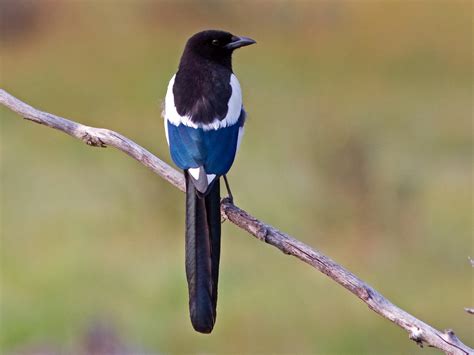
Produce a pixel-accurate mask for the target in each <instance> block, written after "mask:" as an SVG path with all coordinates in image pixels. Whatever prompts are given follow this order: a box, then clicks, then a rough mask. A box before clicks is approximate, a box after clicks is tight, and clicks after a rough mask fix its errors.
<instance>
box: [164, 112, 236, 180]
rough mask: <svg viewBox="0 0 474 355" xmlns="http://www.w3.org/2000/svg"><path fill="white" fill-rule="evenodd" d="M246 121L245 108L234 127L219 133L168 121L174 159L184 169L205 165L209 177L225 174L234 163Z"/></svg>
mask: <svg viewBox="0 0 474 355" xmlns="http://www.w3.org/2000/svg"><path fill="white" fill-rule="evenodd" d="M244 121H245V111H244V110H243V109H242V110H241V113H240V117H239V119H238V121H237V122H236V123H235V124H234V125H231V126H228V127H224V128H219V129H217V130H214V129H211V130H207V131H205V130H203V129H202V128H192V127H188V126H185V125H183V124H180V125H178V126H175V125H174V124H172V123H170V122H169V121H168V122H166V123H167V125H168V139H169V145H170V152H171V158H172V159H173V161H174V162H175V164H176V165H177V166H178V167H180V168H181V169H183V170H186V169H189V168H197V167H200V166H203V167H204V170H205V171H206V173H207V174H215V175H218V176H221V175H224V174H226V173H227V172H228V171H229V169H230V167H231V166H232V163H233V162H234V158H235V155H236V152H237V141H238V137H239V128H241V127H243V125H244Z"/></svg>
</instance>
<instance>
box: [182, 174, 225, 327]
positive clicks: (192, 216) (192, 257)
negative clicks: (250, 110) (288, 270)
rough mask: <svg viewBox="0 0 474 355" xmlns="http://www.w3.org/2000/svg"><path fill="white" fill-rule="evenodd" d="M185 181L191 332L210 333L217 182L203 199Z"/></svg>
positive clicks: (218, 222)
mask: <svg viewBox="0 0 474 355" xmlns="http://www.w3.org/2000/svg"><path fill="white" fill-rule="evenodd" d="M185 178H186V277H187V279H188V288H189V312H190V314H191V323H192V324H193V327H194V329H195V330H197V331H198V332H201V333H210V332H211V331H212V328H213V327H214V323H215V321H216V305H217V281H218V279H219V258H220V253H221V250H220V249H221V213H220V189H219V180H217V181H216V182H215V183H214V185H213V186H212V187H211V190H210V191H209V192H208V194H207V195H206V196H203V197H201V196H198V193H197V191H196V189H195V187H194V185H193V183H192V181H191V178H190V177H189V176H188V173H187V172H185Z"/></svg>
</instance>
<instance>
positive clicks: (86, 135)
mask: <svg viewBox="0 0 474 355" xmlns="http://www.w3.org/2000/svg"><path fill="white" fill-rule="evenodd" d="M0 103H1V104H3V105H4V106H6V107H8V108H9V109H11V110H12V111H14V112H16V113H18V114H19V115H21V116H23V117H24V118H26V119H28V120H30V121H33V122H36V123H39V124H43V125H46V126H48V127H51V128H54V129H57V130H60V131H63V132H65V133H67V134H69V135H70V136H73V137H75V138H78V139H80V140H82V141H84V142H85V143H86V144H88V145H91V146H94V147H106V146H112V147H114V148H117V149H119V150H121V151H122V152H124V153H126V154H128V155H130V156H131V157H132V158H134V159H136V160H138V161H139V162H140V163H142V164H143V165H145V166H146V167H148V168H149V169H151V170H152V171H153V172H154V173H156V174H157V175H160V176H161V177H162V178H164V179H165V180H167V181H168V182H170V183H171V184H172V185H174V186H175V187H177V188H178V189H180V190H181V191H184V190H185V187H184V179H183V175H182V174H181V173H179V172H178V171H176V170H175V169H173V168H172V167H170V166H169V165H168V164H166V163H164V162H163V161H161V160H160V159H158V158H157V157H156V156H154V155H153V154H151V153H150V152H149V151H147V150H146V149H144V148H142V147H141V146H139V145H138V144H136V143H135V142H133V141H131V140H130V139H128V138H126V137H124V136H122V135H121V134H118V133H117V132H114V131H111V130H108V129H104V128H94V127H89V126H85V125H82V124H80V123H77V122H74V121H71V120H67V119H65V118H62V117H59V116H55V115H53V114H50V113H47V112H42V111H39V110H37V109H35V108H33V107H31V106H30V105H27V104H26V103H24V102H22V101H20V100H19V99H17V98H15V97H14V96H12V95H10V94H8V93H7V92H6V91H4V90H1V89H0ZM221 212H222V216H223V217H224V218H226V219H228V220H229V221H231V222H232V223H234V224H235V225H236V226H238V227H239V228H241V229H243V230H245V231H247V232H248V233H250V234H251V235H253V236H254V237H256V238H257V239H259V240H261V241H263V242H265V243H267V244H270V245H272V246H274V247H276V248H278V249H280V250H281V251H282V252H283V253H285V254H288V255H292V256H295V257H296V258H298V259H300V260H301V261H303V262H305V263H307V264H309V265H311V266H312V267H314V268H315V269H317V270H319V271H320V272H322V273H324V274H326V275H327V276H329V277H330V278H331V279H333V280H334V281H336V282H337V283H338V284H340V285H341V286H343V287H344V288H346V289H347V290H349V291H350V292H352V293H353V294H354V295H356V296H357V297H358V298H360V299H361V300H362V301H363V302H365V303H366V304H367V305H368V306H369V308H370V309H372V310H373V311H374V312H376V313H378V314H379V315H381V316H383V317H385V318H387V319H388V320H390V321H391V322H393V323H395V324H397V325H398V326H399V327H401V328H403V329H404V330H406V331H407V332H408V334H409V337H410V339H412V340H414V341H415V342H416V343H417V344H418V345H420V346H423V343H426V344H428V345H429V346H432V347H435V348H438V349H440V350H442V351H444V352H445V353H446V354H473V353H474V351H473V349H471V348H469V347H468V346H466V345H464V344H463V343H462V342H461V341H460V340H459V339H458V338H457V337H456V336H455V335H454V332H453V331H452V330H446V331H444V332H441V331H439V330H437V329H435V328H433V327H431V326H430V325H428V324H426V323H424V322H422V321H421V320H419V319H417V318H415V317H414V316H412V315H411V314H409V313H407V312H405V311H404V310H402V309H400V308H399V307H397V306H395V305H394V304H393V303H391V302H390V301H389V300H387V299H386V298H385V297H383V296H382V295H381V294H380V293H379V292H377V291H376V290H375V289H373V288H372V287H371V286H369V285H368V284H367V283H365V282H364V281H362V280H361V279H359V278H358V277H357V276H355V275H354V274H353V273H351V272H350V271H349V270H347V269H345V268H344V267H342V266H341V265H339V264H338V263H336V262H335V261H334V260H332V259H331V258H329V257H327V256H326V255H324V254H322V253H320V252H319V251H317V250H315V249H312V248H311V247H309V246H308V245H306V244H304V243H302V242H300V241H298V240H296V239H294V238H293V237H291V236H289V235H288V234H285V233H283V232H281V231H279V230H278V229H277V228H275V227H273V226H271V225H269V224H266V223H264V222H262V221H260V220H258V219H257V218H255V217H253V216H252V215H250V214H249V213H247V212H246V211H244V210H242V209H240V208H239V207H237V206H235V205H234V204H232V203H231V202H230V201H229V200H228V199H223V200H222V204H221Z"/></svg>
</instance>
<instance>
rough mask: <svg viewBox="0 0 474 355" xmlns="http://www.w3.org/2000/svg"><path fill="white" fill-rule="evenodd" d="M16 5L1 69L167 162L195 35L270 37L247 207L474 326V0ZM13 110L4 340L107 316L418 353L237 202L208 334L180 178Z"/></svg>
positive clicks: (4, 23)
mask: <svg viewBox="0 0 474 355" xmlns="http://www.w3.org/2000/svg"><path fill="white" fill-rule="evenodd" d="M0 6H1V7H0V21H1V24H0V29H1V41H2V46H1V85H0V86H1V87H3V88H5V89H6V90H8V91H10V92H11V93H12V94H14V95H17V96H19V97H20V98H21V99H24V100H25V101H26V102H28V103H30V104H32V105H34V106H36V107H38V108H41V109H44V110H46V111H49V112H52V113H56V114H59V115H63V116H66V117H70V118H72V119H75V120H78V121H80V122H82V123H85V124H89V125H93V126H99V127H108V128H111V129H114V130H117V131H119V132H121V133H123V134H125V135H127V136H128V137H130V138H132V139H134V140H135V141H137V142H138V143H140V144H142V145H143V146H145V147H146V148H147V149H149V150H151V151H152V152H154V153H156V154H157V155H158V156H159V157H161V158H163V159H164V160H166V161H169V160H170V159H169V154H168V151H167V146H166V142H165V139H164V132H163V127H162V119H161V118H160V102H161V99H162V98H163V97H164V94H165V90H166V86H167V82H168V80H169V78H170V77H171V76H172V75H173V73H174V71H175V70H176V67H177V63H178V60H179V57H180V55H181V51H182V48H183V45H184V43H185V40H186V39H187V38H188V37H189V36H190V35H191V34H193V33H194V32H197V31H199V30H202V29H205V28H222V29H226V30H229V31H232V32H234V33H237V34H242V35H247V36H250V37H252V38H255V39H256V40H257V42H258V44H257V45H256V46H252V47H249V48H244V49H242V50H239V51H238V52H237V53H236V55H235V57H234V68H235V71H236V73H237V74H238V76H239V78H240V81H241V84H242V87H243V92H244V96H245V97H244V101H245V105H246V108H247V111H248V113H249V119H248V123H247V130H246V137H245V139H244V142H243V145H242V147H241V150H240V152H239V157H238V159H237V161H236V163H235V164H234V167H233V170H232V171H231V173H230V181H231V184H232V186H233V191H234V195H235V196H236V200H237V203H238V204H239V206H242V207H243V208H245V209H247V210H248V211H249V212H251V213H253V214H255V215H256V216H259V217H261V218H262V219H263V220H265V221H267V222H269V223H271V224H274V225H276V226H278V227H279V228H281V229H282V230H284V231H287V232H288V233H290V234H292V235H294V236H295V237H297V238H299V239H301V240H303V241H304V242H306V243H308V244H310V245H312V246H314V247H316V248H318V249H320V250H322V251H324V252H325V253H327V254H328V255H330V256H331V257H333V258H334V259H336V260H337V261H339V262H341V263H342V264H344V265H345V266H346V267H348V268H349V269H350V270H352V271H353V272H355V273H356V274H357V275H359V276H360V277H361V278H362V279H364V280H366V281H367V282H369V283H370V284H372V285H373V286H374V287H375V288H376V289H378V290H379V291H380V292H382V293H383V294H384V295H385V296H387V297H388V298H389V299H390V300H392V301H393V302H395V303H396V304H397V305H399V306H401V307H402V308H404V309H406V310H407V311H409V312H411V313H413V314H414V315H415V316H417V317H419V318H421V319H422V320H425V321H427V322H428V323H430V324H432V325H433V326H435V327H437V328H440V329H442V328H446V327H453V328H454V330H455V331H456V333H457V334H458V336H459V337H460V338H461V339H463V340H465V341H467V342H468V343H469V340H472V330H473V326H474V324H473V317H469V316H468V315H467V314H465V313H464V311H463V307H465V306H472V303H473V301H474V300H473V294H472V291H473V288H472V285H473V284H472V281H473V278H472V276H473V275H472V270H471V268H470V266H469V263H468V261H467V257H468V256H469V255H471V256H472V255H474V252H473V243H472V242H473V239H472V227H473V225H472V211H473V210H472V198H473V196H472V177H473V176H472V166H471V164H472V94H473V93H472V74H473V73H472V31H471V30H472V27H471V26H472V12H471V11H472V3H471V2H470V1H447V0H445V1H430V2H428V1H408V0H406V1H387V2H385V1H380V2H372V1H347V2H345V1H333V2H332V1H321V2H316V1H295V2H289V1H288V2H285V1H263V0H260V1H248V2H244V1H212V0H206V1H199V2H184V1H159V2H152V1H131V0H130V1H125V0H122V1H105V0H102V1H92V0H89V1H65V0H63V1H59V0H56V1H51V2H50V1H33V0H30V1H24V0H22V1H18V0H2V1H0ZM0 112H1V120H0V122H1V132H2V136H1V139H2V144H1V163H2V169H1V182H2V183H1V192H2V194H1V208H2V210H1V212H2V216H1V217H2V219H1V231H2V237H1V336H0V346H1V348H2V349H3V350H4V352H14V351H15V349H20V348H24V347H25V346H28V345H29V344H46V345H48V344H51V345H52V346H54V347H58V348H59V349H71V348H73V347H74V346H75V344H77V342H78V341H79V340H78V339H79V338H80V336H81V334H82V333H83V331H84V329H85V328H87V326H88V324H90V322H91V320H94V319H100V320H101V321H105V322H108V323H109V324H112V325H113V327H114V328H115V329H117V331H118V333H119V334H120V336H121V337H122V338H123V339H124V341H125V342H126V343H128V344H133V347H134V348H137V349H144V350H146V351H149V352H156V353H158V352H164V353H319V354H355V353H373V354H376V353H377V354H380V353H393V354H400V353H405V354H407V353H415V352H417V348H416V345H415V344H414V343H413V342H410V341H408V338H407V335H406V334H405V333H404V332H403V331H401V330H400V329H398V328H397V327H395V326H393V325H391V324H389V322H387V321H386V320H384V319H382V318H380V317H379V316H377V315H376V314H374V313H373V312H371V311H369V310H368V309H367V307H366V306H365V305H364V304H362V303H361V302H360V301H358V300H357V299H356V298H355V297H354V296H352V295H350V294H349V293H348V292H347V291H346V290H344V289H343V288H341V287H340V286H338V285H336V284H335V283H334V282H332V281H331V280H329V279H327V278H326V277H325V276H324V275H321V274H319V273H317V272H315V271H314V270H313V269H311V268H310V267H308V266H306V265H304V264H302V263H301V262H299V261H297V260H295V259H292V258H287V257H284V256H283V255H282V254H281V253H279V252H278V251H276V250H274V249H273V248H270V247H267V246H265V245H263V244H262V243H260V242H258V241H256V240H253V239H252V238H249V237H248V236H247V235H246V234H245V233H243V232H241V231H240V230H238V229H237V228H235V227H234V226H232V225H231V224H229V223H225V224H224V227H223V245H222V248H223V250H222V261H221V279H220V296H219V306H218V307H219V316H218V321H217V324H216V328H215V330H214V332H213V333H212V335H210V336H203V335H200V334H197V333H195V332H194V331H193V330H192V328H191V325H190V322H189V319H188V309H187V289H186V283H185V276H184V266H183V249H184V248H183V239H184V237H183V222H184V221H183V216H184V214H183V207H184V206H183V205H184V203H183V202H184V201H183V195H182V194H181V193H180V192H179V191H177V190H176V189H174V188H172V187H171V186H170V185H169V184H167V183H166V182H164V181H163V180H162V179H160V178H159V177H157V176H155V175H154V174H153V173H151V172H150V171H148V170H147V169H145V168H144V167H142V166H140V165H139V164H137V163H136V162H135V161H133V160H132V159H130V158H128V157H126V156H125V155H124V154H122V153H118V152H116V151H114V150H113V149H102V150H100V149H91V148H89V147H86V146H85V145H83V144H82V143H80V142H78V141H76V140H73V139H71V138H70V137H67V136H66V135H64V134H62V133H58V132H55V131H53V130H51V129H46V128H44V127H41V126H39V125H35V124H32V123H29V122H25V121H23V120H21V119H19V118H18V117H17V116H16V115H14V114H13V113H11V112H9V111H8V110H6V109H3V108H2V109H0ZM469 338H470V339H469ZM470 345H473V344H472V342H471V344H470ZM423 353H424V354H431V353H433V354H434V353H436V351H434V350H431V349H424V350H423Z"/></svg>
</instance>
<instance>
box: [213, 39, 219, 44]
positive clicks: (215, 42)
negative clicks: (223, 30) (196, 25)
mask: <svg viewBox="0 0 474 355" xmlns="http://www.w3.org/2000/svg"><path fill="white" fill-rule="evenodd" d="M211 43H212V45H213V46H218V45H219V41H218V40H217V39H213V40H212V42H211Z"/></svg>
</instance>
